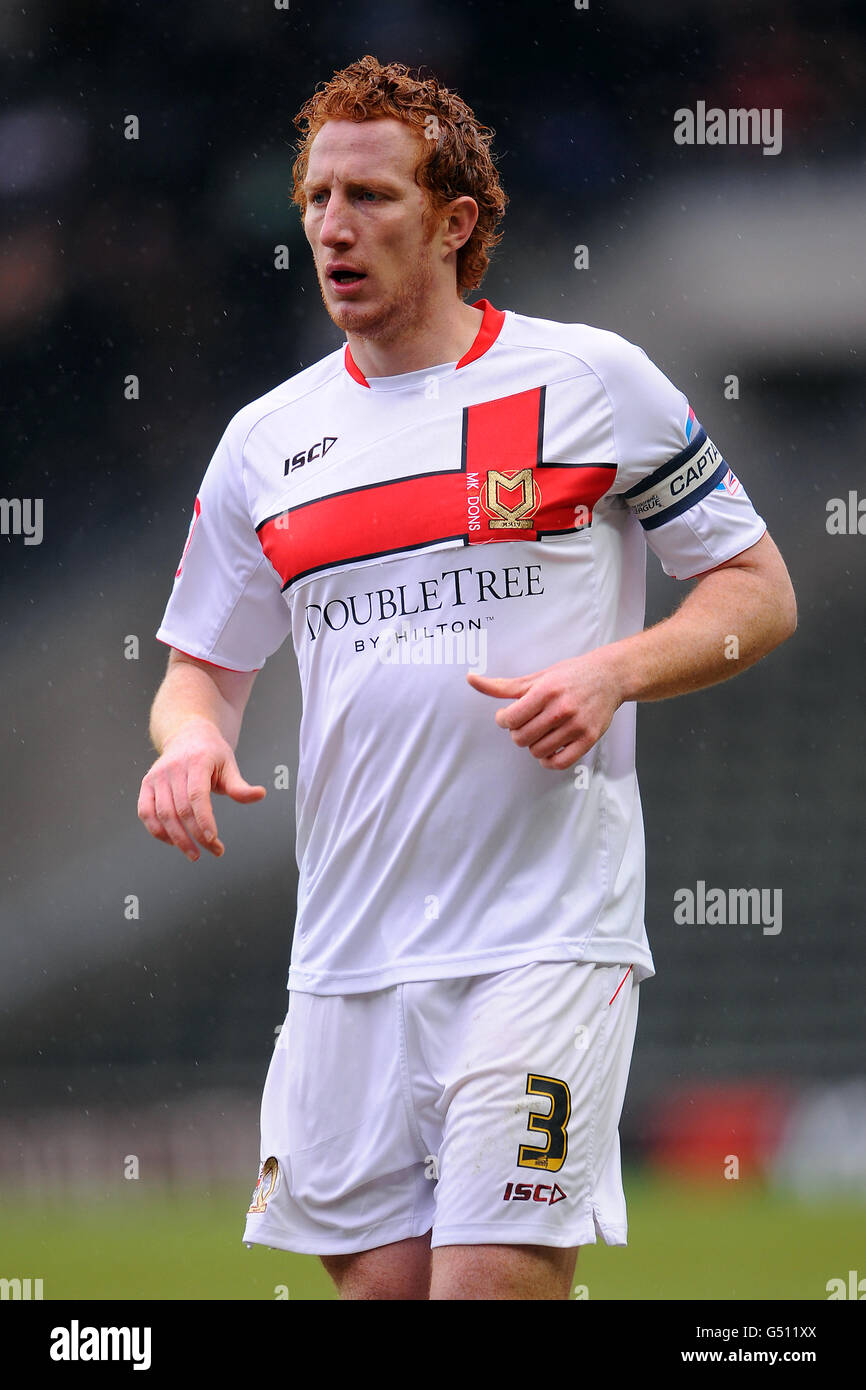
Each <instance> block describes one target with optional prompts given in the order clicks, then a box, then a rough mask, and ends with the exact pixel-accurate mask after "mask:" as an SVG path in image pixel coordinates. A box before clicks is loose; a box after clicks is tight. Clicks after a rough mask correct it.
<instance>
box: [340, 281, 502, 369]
mask: <svg viewBox="0 0 866 1390" xmlns="http://www.w3.org/2000/svg"><path fill="white" fill-rule="evenodd" d="M483 318H484V313H483V311H482V310H481V309H473V308H472V306H471V305H470V304H463V303H462V302H461V301H459V300H457V301H455V303H454V306H453V309H451V308H450V307H449V310H447V311H446V312H445V313H444V314H439V315H435V316H431V319H430V320H428V321H427V322H424V323H421V324H418V325H417V326H415V327H413V328H412V330H411V333H409V334H404V335H402V336H401V337H399V338H396V339H394V340H393V341H388V342H383V341H382V340H381V339H379V338H364V337H361V336H360V335H359V334H357V333H347V334H346V338H347V340H348V343H349V351H350V352H351V354H352V358H353V360H354V362H355V364H356V365H357V366H358V367H359V369H360V370H361V371H362V372H363V373H364V376H365V377H368V378H369V377H377V376H401V375H402V374H403V373H404V372H420V371H423V370H424V368H425V367H437V366H439V364H440V363H442V362H459V361H460V359H461V357H463V356H465V354H466V353H467V352H468V351H469V349H470V348H471V346H472V344H473V343H474V342H475V339H476V338H477V336H478V331H479V329H480V327H481V323H482V320H483Z"/></svg>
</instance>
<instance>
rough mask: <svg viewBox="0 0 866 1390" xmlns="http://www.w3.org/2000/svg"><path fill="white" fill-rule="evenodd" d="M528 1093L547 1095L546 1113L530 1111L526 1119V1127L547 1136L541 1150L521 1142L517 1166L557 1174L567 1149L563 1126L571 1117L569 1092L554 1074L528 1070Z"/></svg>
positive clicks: (566, 1135)
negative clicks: (542, 1074) (538, 1074)
mask: <svg viewBox="0 0 866 1390" xmlns="http://www.w3.org/2000/svg"><path fill="white" fill-rule="evenodd" d="M526 1094H527V1095H528V1096H550V1110H549V1111H548V1113H547V1114H546V1115H540V1114H538V1112H537V1111H531V1112H530V1114H529V1117H528V1119H527V1129H530V1130H532V1131H534V1132H535V1133H536V1134H537V1133H539V1132H540V1133H542V1134H546V1135H547V1143H546V1144H545V1146H544V1148H543V1149H536V1148H533V1147H532V1145H531V1144H521V1145H520V1148H519V1149H518V1151H517V1166H518V1168H543V1169H544V1170H545V1172H548V1173H558V1172H559V1170H560V1168H561V1167H562V1165H563V1163H564V1162H565V1155H566V1153H567V1152H568V1134H567V1133H566V1125H567V1124H568V1122H569V1120H570V1119H571V1092H570V1091H569V1089H568V1087H567V1086H566V1084H565V1082H564V1081H560V1080H558V1078H557V1077H555V1076H537V1075H536V1074H535V1072H530V1073H529V1075H528V1076H527V1078H526Z"/></svg>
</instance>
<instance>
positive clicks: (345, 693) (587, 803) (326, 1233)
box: [139, 57, 796, 1299]
mask: <svg viewBox="0 0 866 1390" xmlns="http://www.w3.org/2000/svg"><path fill="white" fill-rule="evenodd" d="M298 125H299V128H301V129H302V130H303V131H304V132H305V134H304V140H303V142H302V146H301V152H300V155H299V158H298V160H297V163H296V165H295V200H296V202H298V204H299V206H300V208H301V210H302V212H303V217H304V229H305V232H306V235H307V238H308V240H309V243H310V246H311V248H312V252H313V257H314V260H315V264H316V270H317V273H318V278H319V283H320V286H321V291H322V297H323V299H324V303H325V308H326V309H327V312H328V313H329V315H330V317H331V318H332V320H333V321H334V323H335V324H336V325H337V326H338V327H339V328H340V329H341V330H342V331H343V332H345V335H346V340H347V341H346V344H345V345H344V346H343V347H341V348H340V349H339V350H338V351H336V352H334V353H332V354H330V355H329V356H328V357H326V358H324V359H323V360H322V361H321V362H319V363H316V364H315V365H314V366H312V367H310V368H308V369H307V370H305V371H302V372H300V373H298V374H297V375H296V376H294V377H292V378H291V379H290V380H289V381H287V382H285V383H284V384H283V385H281V386H278V387H277V388H276V389H275V390H273V391H270V392H269V393H268V394H267V395H265V396H264V397H262V398H261V400H259V401H256V402H254V403H253V404H251V405H249V406H247V407H245V408H244V409H243V410H241V411H240V413H239V414H238V415H237V416H235V418H234V420H233V421H232V422H231V423H230V425H229V426H228V429H227V430H226V433H225V435H224V437H223V439H222V441H221V443H220V445H219V447H218V449H217V451H216V454H215V455H214V458H213V460H212V461H211V464H210V466H209V468H208V470H207V473H206V475H205V478H204V482H203V483H202V487H201V491H200V493H199V496H198V498H197V499H196V505H195V514H194V519H193V523H192V527H191V531H190V536H189V539H188V541H187V546H186V549H185V551H184V555H183V558H182V561H181V565H180V568H179V570H178V574H177V578H176V581H175V587H174V590H173V592H172V596H171V599H170V602H169V604H168V608H167V610H166V614H165V618H164V620H163V624H162V626H161V627H160V630H159V634H158V635H159V637H160V638H161V640H163V641H164V642H166V643H168V644H169V645H170V646H171V647H172V649H173V650H172V651H171V653H170V656H169V665H168V672H167V675H166V678H165V681H164V682H163V685H162V686H161V688H160V690H159V692H158V694H157V697H156V699H155V702H154V706H153V713H152V722H151V733H152V738H153V741H154V744H155V747H156V748H157V750H158V752H159V754H160V756H159V758H158V760H157V761H156V762H155V764H154V766H153V767H152V768H151V770H150V772H149V773H148V774H147V776H146V777H145V779H144V782H143V785H142V792H141V800H140V805H139V815H140V816H141V818H142V820H143V821H144V823H145V825H146V826H147V828H148V829H149V830H150V832H151V833H152V834H153V835H155V836H156V837H157V838H158V839H161V840H163V841H165V842H166V843H169V844H174V845H177V846H178V848H179V849H181V850H182V851H183V852H184V853H185V854H186V855H187V856H188V857H189V858H190V859H192V860H196V859H197V858H198V857H199V854H200V848H199V847H200V846H203V847H205V848H206V849H208V850H209V851H210V852H211V853H213V854H215V855H221V854H222V853H223V848H224V847H223V844H222V842H221V840H220V839H219V837H218V832H217V828H216V824H215V821H214V816H213V811H212V807H211V801H210V796H211V793H212V792H214V791H215V792H220V793H222V794H225V795H228V796H231V797H233V798H234V799H235V800H237V801H243V802H246V801H255V800H258V799H260V798H261V797H263V796H264V795H265V789H264V787H255V786H250V785H249V784H248V783H247V782H246V781H245V780H244V778H243V777H242V775H241V773H240V771H239V768H238V765H237V762H236V760H235V756H234V749H235V747H236V744H237V739H238V734H239V731H240V727H241V720H242V717H243V712H244V707H245V705H246V702H247V699H248V697H249V694H250V690H251V688H252V684H253V681H254V679H255V674H256V670H257V669H259V668H261V666H262V665H263V664H264V662H265V660H266V659H267V657H268V656H269V655H270V654H271V653H272V652H273V651H275V650H276V649H277V647H279V645H280V644H281V643H282V642H283V641H284V640H285V638H286V637H287V636H288V635H289V633H290V632H291V635H292V640H293V644H294V647H295V651H296V654H297V658H298V663H299V668H300V674H301V682H302V689H303V697H304V709H303V717H302V721H301V729H300V764H299V774H298V788H297V840H298V845H297V848H298V859H299V871H300V872H299V887H298V916H297V922H296V927H295V935H294V941H293V947H292V963H291V970H290V976H289V988H290V996H289V998H290V1007H289V1011H288V1014H287V1018H286V1023H285V1025H284V1027H283V1029H282V1032H281V1034H280V1038H279V1042H278V1045H277V1047H276V1049H275V1051H274V1057H273V1060H272V1063H271V1067H270V1071H269V1075H268V1080H267V1084H266V1088H265V1095H264V1099H263V1104H262V1147H261V1157H262V1164H261V1169H260V1174H259V1181H258V1184H257V1186H256V1189H255V1192H254V1195H253V1200H252V1203H251V1206H250V1211H249V1213H248V1216H247V1225H246V1233H245V1239H246V1240H247V1241H248V1242H250V1243H260V1244H265V1245H269V1246H275V1247H277V1248H283V1249H288V1250H295V1251H302V1252H308V1253H314V1254H317V1255H319V1256H320V1257H322V1259H323V1260H324V1263H325V1265H326V1268H327V1269H328V1270H329V1272H330V1274H331V1275H332V1277H333V1278H334V1280H335V1282H336V1284H337V1286H338V1289H339V1291H340V1294H341V1296H342V1297H343V1298H390V1299H396V1298H406V1299H427V1298H431V1299H442V1298H448V1299H464V1298H465V1299H482V1298H483V1299H500V1298H520V1299H524V1298H526V1299H529V1298H540V1299H562V1298H567V1297H568V1295H569V1290H570V1287H571V1281H572V1278H573V1275H574V1268H575V1260H576V1255H577V1249H578V1248H579V1246H580V1245H581V1244H584V1243H587V1242H593V1241H595V1239H596V1234H597V1233H600V1234H601V1235H602V1237H603V1239H604V1240H605V1241H606V1242H608V1243H609V1244H624V1243H625V1240H626V1217H625V1202H624V1198H623V1192H622V1182H621V1176H620V1161H619V1141H618V1124H619V1117H620V1112H621V1107H622V1102H623V1096H624V1092H625V1086H626V1079H627V1074H628V1068H629V1064H630V1060H631V1051H632V1042H633V1037H634V1030H635V1024H636V1013H637V997H638V986H639V983H640V981H641V980H643V979H646V978H647V977H649V976H650V975H651V974H652V973H653V964H652V957H651V954H650V951H649V946H648V944H647V940H646V935H645V932H644V926H643V887H644V882H643V839H642V825H641V816H640V805H639V800H638V793H637V785H636V780H635V771H634V728H635V703H634V702H635V701H637V700H655V699H662V698H664V697H667V696H672V695H678V694H681V693H683V692H686V691H690V690H697V689H700V688H702V687H704V686H708V685H711V684H713V683H714V682H717V681H720V680H723V679H725V678H726V677H728V676H731V675H733V674H734V673H735V672H736V671H738V670H742V669H744V668H745V667H746V666H748V665H750V664H751V663H753V662H755V661H757V660H758V659H759V658H760V657H762V656H763V655H764V654H765V653H767V652H768V651H770V650H771V649H772V648H773V647H775V646H776V645H777V644H778V643H779V642H781V641H783V640H784V639H785V638H787V637H788V636H789V635H790V634H791V632H792V631H793V630H794V627H795V624H796V616H795V603H794V597H793V592H792V589H791V585H790V581H789V579H788V575H787V571H786V569H785V566H784V564H783V562H782V560H781V558H780V556H779V554H778V551H777V550H776V547H775V546H774V544H773V542H772V541H771V539H770V538H769V536H768V535H767V534H766V528H765V525H764V523H763V521H762V520H761V519H760V518H759V517H758V516H757V515H756V513H755V511H754V509H753V507H752V505H751V502H750V501H749V499H748V497H747V495H746V493H745V491H744V489H743V487H742V486H741V484H740V483H739V482H738V480H737V479H736V478H735V476H734V475H733V473H732V472H731V471H730V470H729V468H728V466H727V464H726V463H725V462H724V461H723V459H722V456H721V454H720V453H719V451H718V449H716V447H715V446H714V445H713V444H712V442H711V441H710V440H708V439H707V437H706V434H705V432H704V431H703V429H702V428H701V427H700V425H699V424H698V422H697V420H696V419H695V416H694V413H693V412H692V410H691V408H690V406H689V404H688V402H687V400H686V399H685V397H684V396H683V395H682V393H681V392H680V391H678V390H677V389H676V388H675V387H674V386H673V385H671V383H670V382H669V381H668V380H667V379H666V378H665V377H664V376H663V375H662V373H661V372H660V371H659V370H658V369H657V368H656V367H654V366H653V365H652V363H651V362H650V361H649V360H648V359H647V357H646V356H645V355H644V353H643V352H642V351H641V350H640V349H639V348H637V347H635V346H633V345H632V344H630V343H627V342H625V341H624V340H623V339H621V338H619V337H617V336H616V335H614V334H611V333H607V332H604V331H601V330H598V329H593V328H588V327H586V326H584V325H580V324H577V325H575V324H559V323H551V322H548V321H544V320H540V319H532V318H526V317H524V316H521V315H518V314H515V313H512V312H510V311H502V310H498V309H496V308H494V307H493V306H492V305H491V304H490V303H489V302H488V301H487V300H483V299H482V300H480V301H478V302H477V303H476V304H474V305H468V304H466V303H464V302H463V298H462V296H463V295H464V294H465V293H466V292H467V290H469V289H473V288H475V287H476V286H477V285H478V284H479V283H480V279H481V277H482V275H483V273H484V270H485V269H486V266H487V262H488V252H489V250H490V248H491V247H492V246H493V245H494V244H495V242H496V241H497V240H498V234H497V232H496V226H497V223H498V221H499V219H500V217H501V214H502V211H503V209H504V201H505V200H504V195H503V193H502V190H501V188H500V185H499V181H498V178H497V175H496V171H495V168H494V166H493V162H492V158H491V155H490V139H491V135H492V132H490V131H488V130H487V129H486V128H485V127H483V126H480V125H479V123H478V122H477V121H476V119H475V117H474V116H473V114H472V112H471V111H470V110H469V108H468V107H467V106H466V105H465V103H463V102H462V101H461V99H460V98H459V97H457V96H456V95H455V94H454V93H452V92H449V91H447V90H445V89H443V88H440V87H439V86H438V84H437V83H436V82H435V80H433V79H421V78H418V77H413V76H411V75H410V74H409V72H408V70H407V69H406V68H405V67H403V66H402V65H397V64H391V65H388V66H387V67H382V66H381V65H380V64H379V63H378V62H377V61H376V60H375V59H374V58H371V57H366V58H364V59H362V60H361V61H359V62H357V63H354V64H352V65H351V66H350V67H349V68H347V69H346V70H345V71H343V72H341V73H338V74H336V75H335V77H334V78H333V79H332V81H331V82H330V83H329V84H327V86H326V87H325V88H324V89H323V90H322V91H320V92H317V93H316V95H315V96H314V97H313V98H311V100H310V101H309V102H308V103H307V104H306V106H305V107H304V108H303V110H302V112H301V113H300V116H299V118H298ZM645 542H646V543H647V544H649V546H650V547H651V548H652V549H653V550H654V551H655V553H656V554H657V555H658V556H659V557H660V559H661V561H662V563H663V565H664V567H665V569H666V570H667V572H668V573H670V574H674V575H676V576H677V577H678V578H682V579H686V578H695V579H696V580H697V583H696V585H695V587H694V588H693V589H692V590H691V592H690V593H689V594H688V595H687V597H686V599H685V600H684V602H683V603H682V605H681V607H680V608H679V609H678V611H677V612H676V613H675V614H674V615H673V616H672V617H670V618H668V619H667V620H665V621H664V622H662V623H659V624H658V625H657V626H655V627H653V628H651V629H649V630H646V631H643V630H642V629H643V620H644V568H645ZM732 637H733V638H735V639H736V640H735V643H734V645H733V647H732V643H731V639H732ZM470 638H471V642H470V640H469V639H470ZM473 644H474V645H473ZM734 650H736V652H737V655H736V659H733V660H732V659H731V656H732V651H734ZM469 666H472V667H475V668H477V669H472V670H467V667H469ZM493 702H496V703H493Z"/></svg>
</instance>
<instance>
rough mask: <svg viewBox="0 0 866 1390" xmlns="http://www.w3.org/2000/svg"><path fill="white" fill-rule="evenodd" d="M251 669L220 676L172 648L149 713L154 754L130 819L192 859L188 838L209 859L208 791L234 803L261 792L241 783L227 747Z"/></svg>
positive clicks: (218, 845) (195, 853)
mask: <svg viewBox="0 0 866 1390" xmlns="http://www.w3.org/2000/svg"><path fill="white" fill-rule="evenodd" d="M257 674H258V673H257V672H256V671H226V670H223V669H222V668H221V667H219V666H211V665H209V664H208V662H206V661H197V660H196V659H195V658H194V657H191V656H186V655H185V654H184V653H183V652H178V651H176V650H175V649H174V648H172V650H171V653H170V654H169V658H168V669H167V671H166V674H165V678H164V680H163V682H162V685H161V686H160V687H159V690H158V691H157V693H156V698H155V699H154V702H153V706H152V708H151V714H150V736H151V739H152V741H153V745H154V747H155V749H156V751H157V753H158V754H159V755H160V756H159V757H158V758H157V760H156V762H155V763H154V764H153V767H152V768H151V769H150V771H149V772H148V773H147V775H146V776H145V778H144V780H143V781H142V784H141V793H140V795H139V799H138V816H139V819H140V820H141V821H143V822H144V824H145V825H146V827H147V829H148V830H149V831H150V833H151V835H153V836H154V838H155V839H157V840H162V841H163V842H164V843H165V844H168V845H177V847H178V849H180V850H182V852H183V853H184V854H185V855H186V857H187V858H188V859H191V860H192V861H193V862H195V861H196V860H197V859H198V858H199V854H200V851H199V850H198V848H197V846H196V844H195V841H198V843H199V844H201V845H203V846H204V847H205V849H208V850H210V852H211V853H212V854H214V855H216V856H219V855H221V854H222V853H223V852H224V850H225V846H224V845H223V843H222V841H221V840H220V839H219V837H218V835H217V827H216V821H215V819H214V814H213V808H212V807H211V800H210V798H211V792H218V793H220V794H221V795H224V796H230V797H231V798H232V799H233V800H234V801H241V802H251V801H261V799H262V797H263V796H265V795H266V790H265V788H264V787H261V786H259V787H253V786H251V785H250V784H249V782H246V781H244V779H243V777H242V776H241V774H240V771H239V769H238V765H237V762H236V760H235V755H234V750H235V748H236V747H237V741H238V738H239V736H240V731H241V723H242V721H243V715H244V709H245V708H246V703H247V700H248V699H249V697H250V691H251V690H252V688H253V682H254V681H255V678H256V675H257Z"/></svg>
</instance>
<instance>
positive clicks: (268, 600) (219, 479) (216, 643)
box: [156, 421, 291, 671]
mask: <svg viewBox="0 0 866 1390" xmlns="http://www.w3.org/2000/svg"><path fill="white" fill-rule="evenodd" d="M242 438H243V436H242V434H241V432H240V430H239V429H238V427H237V425H236V423H235V421H232V423H231V424H230V425H229V427H228V429H227V430H226V432H225V434H224V435H223V437H222V439H221V440H220V443H219V445H218V446H217V449H216V452H215V454H214V456H213V458H212V459H211V461H210V464H209V465H208V468H207V471H206V473H205V475H204V478H203V480H202V484H201V487H200V489H199V492H198V496H197V497H196V499H195V505H194V508H193V516H192V521H191V523H190V528H189V534H188V536H187V541H186V545H185V547H184V551H183V554H182V556H181V559H180V563H179V565H178V568H177V573H176V574H175V579H174V587H173V589H172V591H171V597H170V598H169V601H168V605H167V607H166V610H165V613H164V615H163V619H162V623H161V625H160V627H159V629H158V631H157V634H156V635H157V637H158V638H159V640H160V641H161V642H166V643H167V644H168V645H169V646H172V647H177V648H178V650H179V651H183V652H186V654H187V655H188V656H194V657H197V658H198V659H199V660H201V661H209V662H211V663H212V664H213V665H215V666H223V667H225V668H227V669H228V670H231V671H255V670H259V669H261V667H262V666H264V664H265V662H266V660H267V658H268V657H269V656H271V655H272V654H273V653H274V652H275V651H276V650H277V648H278V647H279V646H281V644H282V643H283V642H284V641H285V639H286V637H287V636H288V635H289V633H290V631H291V615H290V613H289V609H288V605H287V604H286V601H285V599H284V598H283V595H282V593H281V585H280V580H279V576H278V575H277V573H276V571H275V570H274V568H273V566H272V565H271V563H270V561H269V560H268V559H267V557H266V555H265V554H264V551H263V550H262V547H261V544H260V542H259V538H258V536H257V534H256V530H255V527H254V526H253V523H252V519H251V516H250V510H249V505H248V502H247V496H246V490H245V488H244V481H243V456H242V448H241V445H242Z"/></svg>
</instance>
